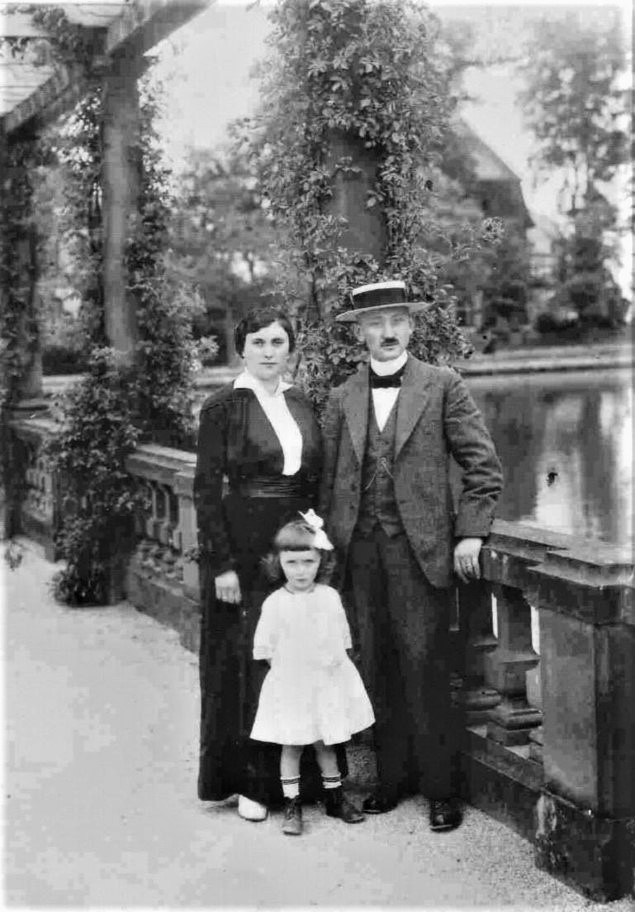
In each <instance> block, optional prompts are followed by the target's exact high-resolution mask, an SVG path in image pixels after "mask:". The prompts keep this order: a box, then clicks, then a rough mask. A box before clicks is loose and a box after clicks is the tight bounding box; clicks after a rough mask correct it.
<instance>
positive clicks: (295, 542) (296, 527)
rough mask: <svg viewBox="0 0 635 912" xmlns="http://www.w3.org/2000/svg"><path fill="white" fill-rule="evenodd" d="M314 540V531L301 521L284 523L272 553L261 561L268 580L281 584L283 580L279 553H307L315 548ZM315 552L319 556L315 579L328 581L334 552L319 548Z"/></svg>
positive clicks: (332, 565)
mask: <svg viewBox="0 0 635 912" xmlns="http://www.w3.org/2000/svg"><path fill="white" fill-rule="evenodd" d="M314 539H315V530H314V529H312V528H311V526H309V524H308V523H306V522H305V521H304V520H303V519H294V520H292V521H291V522H288V523H285V525H284V526H283V527H282V528H281V529H280V530H279V531H278V533H277V534H276V537H275V538H274V540H273V551H272V552H271V554H268V555H267V557H265V558H263V561H262V562H263V564H264V568H265V572H266V574H267V576H268V577H269V579H270V580H272V581H273V582H281V581H282V580H283V579H284V573H283V572H282V567H281V566H280V552H281V551H308V550H309V549H310V548H315V545H314V544H313V542H314ZM315 550H316V551H317V552H318V554H319V555H320V569H319V570H318V575H317V579H318V581H320V580H321V579H322V578H326V579H329V578H330V576H331V571H332V570H333V567H334V563H335V557H334V552H333V551H323V550H322V549H321V548H315Z"/></svg>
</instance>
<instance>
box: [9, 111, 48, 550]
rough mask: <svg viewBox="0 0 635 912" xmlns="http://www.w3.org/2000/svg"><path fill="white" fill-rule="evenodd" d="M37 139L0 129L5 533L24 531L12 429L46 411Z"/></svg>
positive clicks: (19, 461)
mask: <svg viewBox="0 0 635 912" xmlns="http://www.w3.org/2000/svg"><path fill="white" fill-rule="evenodd" d="M36 154H37V135H36V134H35V133H33V132H29V133H26V132H22V133H21V134H19V135H17V136H6V135H5V134H4V132H3V131H1V128H0V173H2V175H3V180H2V181H0V187H1V189H0V213H1V215H0V225H1V239H0V240H1V243H0V250H1V260H0V295H1V307H0V322H1V327H0V329H1V332H0V337H1V338H2V349H1V353H2V389H1V394H2V396H1V408H2V427H3V433H2V438H1V447H0V449H1V456H2V475H3V481H4V488H5V492H6V500H5V516H4V518H5V522H4V525H5V528H4V534H5V536H6V537H7V538H11V537H12V536H14V535H15V534H17V533H19V532H20V531H21V529H20V505H21V501H22V496H23V491H24V484H25V474H24V473H25V468H26V454H25V452H24V446H23V444H22V443H21V442H20V440H19V439H18V437H17V435H16V434H15V433H14V432H13V431H12V429H11V420H12V419H13V418H14V417H16V416H17V415H19V414H20V413H23V412H24V410H25V409H28V410H29V413H32V412H33V411H34V410H37V409H38V408H44V403H43V401H42V355H41V349H40V330H39V320H38V314H37V303H36V280H37V230H36V220H35V215H34V212H33V187H32V184H31V176H32V170H33V167H34V165H35V163H36Z"/></svg>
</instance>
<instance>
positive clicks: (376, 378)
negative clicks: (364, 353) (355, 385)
mask: <svg viewBox="0 0 635 912" xmlns="http://www.w3.org/2000/svg"><path fill="white" fill-rule="evenodd" d="M405 369H406V365H405V364H404V366H403V367H400V368H399V370H398V371H395V373H394V374H388V375H387V376H382V375H381V374H376V373H375V371H374V370H373V369H372V367H371V368H370V387H371V389H391V388H392V387H399V386H401V380H402V377H403V372H404V370H405Z"/></svg>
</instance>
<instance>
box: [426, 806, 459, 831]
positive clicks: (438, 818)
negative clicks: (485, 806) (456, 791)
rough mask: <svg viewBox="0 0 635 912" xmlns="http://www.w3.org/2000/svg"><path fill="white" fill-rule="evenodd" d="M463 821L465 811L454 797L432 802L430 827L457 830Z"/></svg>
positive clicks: (436, 829) (437, 829) (439, 829)
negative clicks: (463, 811)
mask: <svg viewBox="0 0 635 912" xmlns="http://www.w3.org/2000/svg"><path fill="white" fill-rule="evenodd" d="M462 821H463V813H462V811H461V808H460V807H459V805H458V802H457V801H455V800H454V799H451V800H449V801H431V802H430V829H432V830H435V831H436V832H440V831H442V830H455V829H456V828H457V827H458V826H460V825H461V823H462Z"/></svg>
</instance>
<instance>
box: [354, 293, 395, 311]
mask: <svg viewBox="0 0 635 912" xmlns="http://www.w3.org/2000/svg"><path fill="white" fill-rule="evenodd" d="M405 297H406V295H405V292H404V289H403V288H372V289H369V290H368V291H360V292H358V294H355V295H353V296H352V299H353V307H354V308H355V310H361V309H362V308H364V307H388V306H389V305H394V304H403V305H404V307H407V306H408V305H407V303H406V301H404V298H405Z"/></svg>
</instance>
